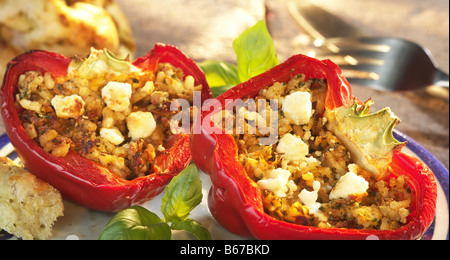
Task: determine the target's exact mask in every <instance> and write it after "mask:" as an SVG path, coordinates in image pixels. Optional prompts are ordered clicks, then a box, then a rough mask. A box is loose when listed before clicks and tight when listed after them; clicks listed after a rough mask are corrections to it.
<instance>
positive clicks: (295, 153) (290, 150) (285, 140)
mask: <svg viewBox="0 0 450 260" xmlns="http://www.w3.org/2000/svg"><path fill="white" fill-rule="evenodd" d="M277 152H278V153H281V154H283V159H286V160H289V161H301V160H302V159H303V158H304V157H305V156H306V155H308V153H309V147H308V145H307V144H305V143H304V142H303V140H302V139H301V138H300V137H297V136H295V135H292V134H290V133H288V134H285V135H283V136H282V137H281V139H280V142H279V143H278V146H277Z"/></svg>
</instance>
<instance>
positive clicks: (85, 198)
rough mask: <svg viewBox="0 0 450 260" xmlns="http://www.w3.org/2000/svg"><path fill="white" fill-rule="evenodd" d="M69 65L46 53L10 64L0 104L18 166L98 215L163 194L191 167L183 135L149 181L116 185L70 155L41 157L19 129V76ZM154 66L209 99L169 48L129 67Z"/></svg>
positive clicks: (199, 77) (198, 76) (187, 62)
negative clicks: (186, 79) (177, 73)
mask: <svg viewBox="0 0 450 260" xmlns="http://www.w3.org/2000/svg"><path fill="white" fill-rule="evenodd" d="M70 62H71V59H68V58H66V57H63V56H61V55H59V54H55V53H51V52H46V51H30V52H28V53H25V54H23V55H21V56H19V57H17V58H15V59H14V60H12V61H11V62H10V63H9V65H8V69H7V72H6V75H5V78H4V81H3V87H2V89H1V95H0V103H1V113H2V117H3V122H4V124H5V128H6V131H7V134H8V137H9V139H10V141H11V143H12V145H13V146H14V147H15V149H16V152H17V153H18V155H19V156H20V159H21V161H22V162H23V164H24V165H25V167H26V168H28V169H29V170H30V171H31V172H32V173H34V174H35V175H36V176H38V177H39V178H41V179H43V180H45V181H47V182H48V183H50V184H51V185H53V186H54V187H55V188H57V189H58V190H59V191H60V192H61V194H62V195H63V197H64V198H65V199H68V200H71V201H73V202H75V203H78V204H80V205H83V206H86V207H89V208H92V209H95V210H101V211H111V212H114V211H119V210H121V209H124V208H127V207H129V206H131V205H135V204H141V203H143V202H145V201H147V200H149V199H151V198H152V197H154V196H156V195H157V194H159V193H160V192H162V191H163V190H164V187H165V185H167V184H168V183H169V182H170V180H171V179H172V178H173V177H174V176H176V175H177V174H178V173H179V172H181V170H183V169H184V168H185V167H186V166H187V165H188V164H189V163H190V161H191V153H190V147H189V135H187V134H179V135H173V136H172V137H171V138H170V140H167V142H166V144H165V148H166V149H165V151H164V152H161V153H160V154H159V155H157V157H156V158H155V163H154V167H153V169H152V170H151V172H150V173H149V175H147V176H144V177H139V178H136V179H133V180H131V181H128V180H124V179H121V178H119V177H117V176H116V175H115V174H112V173H111V172H110V171H109V170H108V169H107V168H105V167H103V166H100V165H99V164H97V163H94V162H92V161H91V160H88V159H86V158H84V157H82V156H81V155H80V154H78V153H76V152H74V151H70V152H69V154H67V156H65V157H55V156H53V155H52V154H50V153H47V152H45V151H44V150H43V149H42V148H41V147H40V146H39V145H38V144H37V143H36V142H35V141H34V140H32V139H31V138H30V137H29V136H28V135H27V133H26V132H25V130H24V128H23V127H22V124H21V121H20V119H19V115H18V109H20V108H17V107H16V105H15V96H16V93H17V92H18V87H17V85H18V84H17V83H18V79H19V76H20V75H21V74H23V73H25V72H26V71H32V70H40V71H42V72H43V73H45V72H49V73H50V74H51V75H53V76H65V75H67V69H68V66H69V63H70ZM158 63H170V64H172V65H173V66H174V67H178V68H180V69H182V70H183V72H184V73H185V75H191V76H193V77H194V79H195V83H196V84H202V86H203V88H202V99H207V98H210V97H212V94H211V90H210V89H209V86H208V84H207V82H206V78H205V75H204V73H203V72H202V71H201V70H200V69H199V67H197V65H196V64H195V62H194V61H193V60H191V59H190V58H188V57H187V56H186V55H184V54H183V53H182V52H181V51H180V50H178V49H177V48H176V47H174V46H170V45H164V44H156V45H155V47H154V48H153V49H152V50H151V51H150V52H149V53H148V54H147V55H145V56H143V57H140V58H138V59H137V60H136V61H135V62H134V63H133V64H134V65H135V66H137V67H139V68H141V69H143V70H148V71H154V70H155V69H156V68H157V65H158Z"/></svg>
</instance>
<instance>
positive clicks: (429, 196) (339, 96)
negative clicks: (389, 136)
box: [191, 55, 437, 240]
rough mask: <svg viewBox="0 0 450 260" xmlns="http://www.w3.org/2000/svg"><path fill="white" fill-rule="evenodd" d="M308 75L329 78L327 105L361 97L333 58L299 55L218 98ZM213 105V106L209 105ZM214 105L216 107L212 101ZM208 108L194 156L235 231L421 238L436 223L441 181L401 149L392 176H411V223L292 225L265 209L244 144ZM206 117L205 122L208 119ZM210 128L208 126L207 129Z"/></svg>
mask: <svg viewBox="0 0 450 260" xmlns="http://www.w3.org/2000/svg"><path fill="white" fill-rule="evenodd" d="M298 74H305V75H306V79H309V78H325V79H326V80H327V84H328V90H327V96H326V107H327V109H333V108H336V107H340V106H350V105H351V104H353V102H354V101H355V98H354V97H352V94H351V88H350V85H349V83H348V82H347V80H346V79H345V78H344V77H343V76H341V71H340V69H339V68H338V67H337V66H336V65H335V64H334V63H332V62H331V61H329V60H324V61H319V60H316V59H313V58H310V57H307V56H303V55H296V56H293V57H291V58H290V59H288V60H287V61H286V62H284V63H282V64H280V65H278V66H277V67H274V68H273V69H271V70H269V71H267V72H265V73H263V74H261V75H259V76H256V77H254V78H252V79H250V80H249V81H247V82H244V83H241V84H239V85H237V86H236V87H234V88H232V89H230V90H229V91H227V92H225V93H224V94H222V95H221V96H219V97H218V98H217V100H218V101H219V106H223V105H224V103H225V100H226V99H232V100H234V99H238V98H240V99H244V98H247V97H254V96H256V95H257V94H258V93H259V91H260V90H261V89H263V88H266V87H268V86H271V85H272V84H273V83H274V82H287V81H288V80H289V79H290V78H291V77H293V76H295V75H298ZM203 106H204V107H208V104H204V105H203ZM211 106H212V105H211ZM205 110H206V111H203V112H202V115H201V117H200V118H197V120H196V125H195V127H199V128H200V129H201V131H200V134H191V144H195V145H192V147H191V149H192V154H193V160H194V162H195V163H196V164H197V166H198V167H199V168H200V169H201V170H202V171H204V172H205V173H207V174H208V175H209V176H210V177H211V181H212V184H213V185H212V188H211V190H210V192H209V197H208V205H209V209H210V211H211V213H212V215H213V216H214V218H215V219H216V220H217V221H218V222H219V223H220V224H221V225H222V226H223V227H224V228H226V229H228V230H229V231H231V232H233V233H235V234H238V235H241V236H245V237H251V238H257V239H283V240H284V239H333V240H334V239H340V240H342V239H367V238H377V239H417V238H420V236H422V235H423V233H424V232H425V231H426V230H427V228H428V227H429V226H430V225H431V223H432V221H433V219H434V215H435V208H436V194H437V188H436V181H435V178H434V175H433V173H432V172H431V171H430V170H429V169H428V168H427V167H426V166H425V165H424V164H423V163H422V162H420V161H419V160H418V159H416V158H413V157H410V156H407V155H405V154H403V153H401V152H396V153H395V155H394V158H393V162H392V165H391V168H392V172H391V173H390V175H389V176H388V177H387V178H389V177H391V176H395V175H400V174H401V175H405V176H406V177H407V180H408V182H409V184H410V186H411V187H412V189H413V191H412V192H413V197H414V201H413V202H412V203H411V207H410V209H411V211H412V214H411V215H410V216H409V217H408V222H407V224H406V225H404V226H402V227H401V228H399V229H397V230H392V231H377V230H359V229H342V228H329V229H322V228H317V227H309V226H302V225H296V224H291V223H287V222H284V221H280V220H277V219H275V218H273V217H271V216H269V215H267V214H265V213H264V208H263V203H262V197H261V191H260V189H259V188H258V186H257V184H256V183H255V182H254V181H253V180H251V179H250V178H249V177H248V176H247V174H246V172H245V170H244V168H243V166H242V165H241V164H240V163H239V162H238V159H237V154H238V147H237V145H236V143H235V141H234V139H233V138H232V137H231V135H227V134H225V133H214V132H213V131H210V130H208V129H207V128H208V124H206V123H205V122H204V121H205V120H206V121H207V118H208V115H209V113H210V112H211V111H213V110H212V109H211V110H210V111H208V110H207V109H205ZM202 120H203V121H202ZM205 126H206V127H205Z"/></svg>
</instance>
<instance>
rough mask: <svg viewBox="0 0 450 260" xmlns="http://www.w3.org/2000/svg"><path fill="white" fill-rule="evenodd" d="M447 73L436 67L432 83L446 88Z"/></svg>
mask: <svg viewBox="0 0 450 260" xmlns="http://www.w3.org/2000/svg"><path fill="white" fill-rule="evenodd" d="M448 80H449V77H448V74H447V73H445V72H443V71H442V70H440V69H438V70H437V71H436V75H434V85H435V86H439V87H444V88H448V84H449V83H448Z"/></svg>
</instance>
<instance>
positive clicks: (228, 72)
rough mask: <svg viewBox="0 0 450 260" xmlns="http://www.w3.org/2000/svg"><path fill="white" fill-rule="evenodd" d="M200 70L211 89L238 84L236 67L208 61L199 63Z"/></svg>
mask: <svg viewBox="0 0 450 260" xmlns="http://www.w3.org/2000/svg"><path fill="white" fill-rule="evenodd" d="M200 68H202V70H203V72H204V73H205V74H206V79H207V81H208V84H209V86H210V87H211V88H214V87H220V86H227V85H237V84H239V83H240V81H239V76H238V71H237V67H236V66H235V65H233V64H231V63H228V62H223V61H211V60H208V61H204V62H202V63H200Z"/></svg>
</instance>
